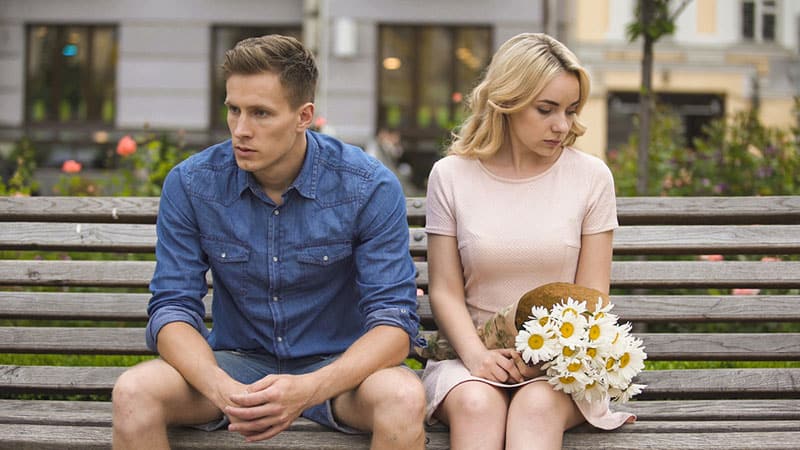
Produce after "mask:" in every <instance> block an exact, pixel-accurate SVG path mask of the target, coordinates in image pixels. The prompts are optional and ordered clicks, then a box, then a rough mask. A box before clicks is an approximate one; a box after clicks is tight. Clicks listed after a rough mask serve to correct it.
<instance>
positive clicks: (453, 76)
mask: <svg viewBox="0 0 800 450" xmlns="http://www.w3.org/2000/svg"><path fill="white" fill-rule="evenodd" d="M438 27H441V28H444V29H445V30H446V31H447V32H448V34H449V39H450V42H451V43H455V42H456V34H457V33H458V31H459V29H463V28H474V29H483V30H484V31H487V32H488V40H487V42H486V44H487V48H488V49H489V60H491V55H492V53H493V51H494V33H493V31H494V28H493V26H492V25H491V24H472V23H444V24H442V23H426V24H419V23H405V22H403V23H379V24H378V39H377V51H376V52H375V54H376V58H375V59H376V62H375V73H376V88H377V95H376V98H375V103H376V108H375V111H376V114H375V130H376V132H377V130H380V129H381V127H382V124H383V122H384V113H383V111H382V109H381V100H382V99H381V94H382V92H383V83H382V77H381V70H382V69H383V61H382V54H381V52H382V49H383V43H384V42H383V29H384V28H412V29H413V31H414V34H413V44H412V48H413V49H414V50H415V52H416V53H417V54H418V53H419V52H420V49H419V46H420V45H421V44H420V39H421V34H422V31H423V30H424V29H426V28H438ZM447 56H448V57H449V58H450V64H449V67H450V68H451V69H450V72H449V74H448V75H449V79H448V81H449V83H450V86H451V87H455V86H456V84H457V82H458V80H457V73H456V72H457V71H456V70H455V63H456V61H455V56H454V53H453V52H451V54H449V55H447ZM487 64H488V61H487ZM483 70H485V67H484V68H482V69H481V72H482V71H483ZM413 72H414V73H413V81H412V83H413V86H412V88H413V92H412V98H411V104H410V108H411V110H412V111H417V110H418V108H419V106H420V104H421V102H420V96H421V89H420V86H422V83H423V82H424V80H422V79H421V78H420V77H421V76H422V75H421V72H422V71H421V70H420V68H419V66H416V67H414V69H413ZM477 81H478V80H476V83H477ZM468 93H469V92H465V93H464V100H466V96H467V94H468ZM460 107H463V103H455V102H453V101H452V100H451V101H450V102H449V108H450V111H449V112H450V117H453V116H454V115H455V112H456V109H457V108H460ZM394 131H397V132H399V133H400V134H401V136H402V137H403V140H404V141H418V140H424V139H436V138H439V137H441V134H442V130H439V129H437V128H435V127H428V128H421V127H417V126H412V127H398V128H397V129H395V130H394Z"/></svg>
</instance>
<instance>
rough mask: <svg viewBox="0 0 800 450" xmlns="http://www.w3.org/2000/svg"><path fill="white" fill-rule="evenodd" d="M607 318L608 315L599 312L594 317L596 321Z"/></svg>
mask: <svg viewBox="0 0 800 450" xmlns="http://www.w3.org/2000/svg"><path fill="white" fill-rule="evenodd" d="M605 316H606V315H605V314H603V311H597V313H596V314H595V315H594V317H595V319H598V320H599V319H602V318H603V317H605Z"/></svg>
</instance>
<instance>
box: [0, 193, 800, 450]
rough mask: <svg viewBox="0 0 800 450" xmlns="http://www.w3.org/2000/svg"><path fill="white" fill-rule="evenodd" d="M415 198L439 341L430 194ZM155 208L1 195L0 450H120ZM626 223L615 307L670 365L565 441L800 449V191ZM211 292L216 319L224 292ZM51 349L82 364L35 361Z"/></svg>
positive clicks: (652, 203) (296, 441)
mask: <svg viewBox="0 0 800 450" xmlns="http://www.w3.org/2000/svg"><path fill="white" fill-rule="evenodd" d="M406 205H407V209H408V213H409V252H410V253H411V255H412V256H414V259H415V264H416V265H417V272H418V276H417V284H418V286H419V287H420V288H421V289H422V290H423V291H424V292H423V295H421V296H420V297H419V299H418V300H419V307H418V312H419V315H420V317H421V319H422V327H423V333H429V332H431V331H432V330H435V328H436V324H435V322H434V320H433V318H432V314H431V308H430V304H429V301H428V297H427V295H425V294H426V293H427V286H428V275H427V274H428V272H427V262H426V244H427V237H426V235H425V233H424V229H423V227H424V211H425V199H424V198H409V199H407V203H406ZM157 209H158V199H157V198H136V197H82V198H78V197H29V198H18V197H0V358H2V359H0V448H14V449H18V448H21V449H39V448H52V449H56V448H57V449H95V448H97V449H100V448H103V449H105V448H109V447H110V445H111V403H110V402H109V401H108V399H109V395H110V392H111V389H112V387H113V384H114V381H115V380H116V378H117V377H118V376H119V374H120V373H122V372H123V371H124V370H125V367H122V366H116V365H111V366H103V365H101V363H98V362H96V361H98V358H95V356H94V355H123V356H131V357H135V358H139V359H140V358H148V357H152V356H153V355H152V353H151V352H149V351H148V350H147V348H146V347H145V344H144V326H145V323H146V320H147V315H146V309H145V308H146V304H147V300H148V299H149V294H148V292H147V285H148V284H149V281H150V277H151V276H152V273H153V268H154V255H153V252H154V248H155V239H156V237H155V226H154V223H155V217H156V212H157ZM618 216H619V220H620V224H621V227H620V228H619V229H618V230H617V232H616V233H615V236H614V255H615V256H614V262H613V267H612V292H611V299H612V302H613V303H614V304H615V309H614V312H615V313H617V314H619V315H620V317H621V318H622V320H625V321H631V322H632V323H633V324H634V332H635V334H636V335H637V336H638V337H641V338H642V340H643V341H644V343H645V346H646V351H647V354H648V361H652V362H663V363H662V366H659V367H658V368H657V369H653V368H649V369H648V370H645V371H643V372H642V373H641V374H640V375H639V376H638V377H637V380H636V381H637V382H638V383H643V384H647V385H648V386H647V388H646V389H645V391H644V392H643V393H642V394H640V395H639V396H637V397H636V398H635V399H634V400H633V401H631V402H629V403H626V404H624V405H620V406H615V407H614V408H616V409H621V410H626V411H630V412H633V413H635V414H637V416H638V421H637V422H636V423H634V424H629V425H625V426H623V427H621V428H620V429H618V430H615V431H611V432H605V431H600V430H597V429H594V428H592V427H591V426H589V425H582V426H579V427H577V428H575V429H573V430H570V431H568V432H567V433H566V434H565V438H564V448H566V449H586V448H604V449H622V448H640V449H681V450H684V449H687V448H693V449H694V448H698V449H716V448H720V449H721V448H725V449H754V448H764V449H789V448H798V442H800V364H798V361H800V307H798V306H800V196H784V197H686V198H663V197H637V198H619V199H618ZM98 254H102V258H103V259H97V257H96V256H97V255H98ZM704 255H718V256H716V257H714V258H709V257H707V256H704ZM763 257H767V258H763ZM714 259H723V260H722V261H716V260H714ZM208 282H209V286H210V287H211V288H212V289H213V286H212V285H211V277H210V276H209V277H208ZM205 301H206V304H207V311H208V312H207V314H208V315H207V317H206V319H207V320H208V321H209V323H211V322H213V317H211V312H210V302H211V296H210V295H209V296H208V297H207V298H206V299H205ZM698 325H705V328H703V327H698ZM31 355H32V356H31ZM48 355H60V356H67V357H70V358H75V360H76V361H77V360H80V362H76V363H74V364H75V365H52V363H49V362H34V363H29V362H25V361H27V360H26V358H28V357H29V356H31V357H33V358H36V357H42V358H44V357H48ZM40 361H41V360H40ZM43 361H48V360H46V359H43ZM70 361H72V359H70ZM703 362H712V363H715V364H716V365H713V366H712V365H708V364H705V365H704V364H703ZM753 363H755V365H756V367H753ZM79 364H80V365H79ZM673 365H674V367H673ZM428 439H429V442H428V448H431V449H445V448H447V447H448V433H447V429H446V428H445V427H443V426H441V425H434V426H430V427H428ZM170 441H171V443H172V444H173V446H174V448H197V449H202V448H208V449H228V448H230V449H232V448H239V447H240V446H241V444H242V440H241V438H240V436H239V435H237V434H232V433H226V432H215V433H205V432H200V431H196V430H192V429H187V428H176V429H172V430H170ZM368 447H369V440H368V437H366V436H350V435H345V434H341V433H337V432H333V431H330V430H327V429H325V428H324V427H321V426H319V425H317V424H315V423H312V422H310V421H308V420H305V419H302V418H301V419H298V420H297V421H296V422H295V423H294V424H293V425H292V427H291V428H290V429H289V430H287V431H285V432H284V433H281V434H280V435H279V436H277V437H276V438H274V439H272V440H270V441H267V442H262V443H257V444H254V445H248V448H266V449H315V448H316V449H366V448H368Z"/></svg>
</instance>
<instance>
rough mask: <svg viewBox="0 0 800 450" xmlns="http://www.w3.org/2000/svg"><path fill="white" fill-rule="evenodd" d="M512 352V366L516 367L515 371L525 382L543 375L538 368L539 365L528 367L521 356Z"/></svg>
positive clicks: (516, 352)
mask: <svg viewBox="0 0 800 450" xmlns="http://www.w3.org/2000/svg"><path fill="white" fill-rule="evenodd" d="M513 352H514V364H516V365H517V369H518V370H519V373H521V374H522V378H524V379H526V380H530V379H531V378H536V377H538V376H539V375H543V374H544V372H542V369H541V368H540V367H539V364H536V365H529V364H527V363H525V361H523V360H522V355H521V354H520V353H519V352H518V351H516V350H513Z"/></svg>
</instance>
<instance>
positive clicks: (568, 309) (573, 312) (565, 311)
mask: <svg viewBox="0 0 800 450" xmlns="http://www.w3.org/2000/svg"><path fill="white" fill-rule="evenodd" d="M567 313H572V314H573V315H576V316H577V315H578V311H575V309H574V308H564V312H562V313H561V317H565V316H566V315H567Z"/></svg>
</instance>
